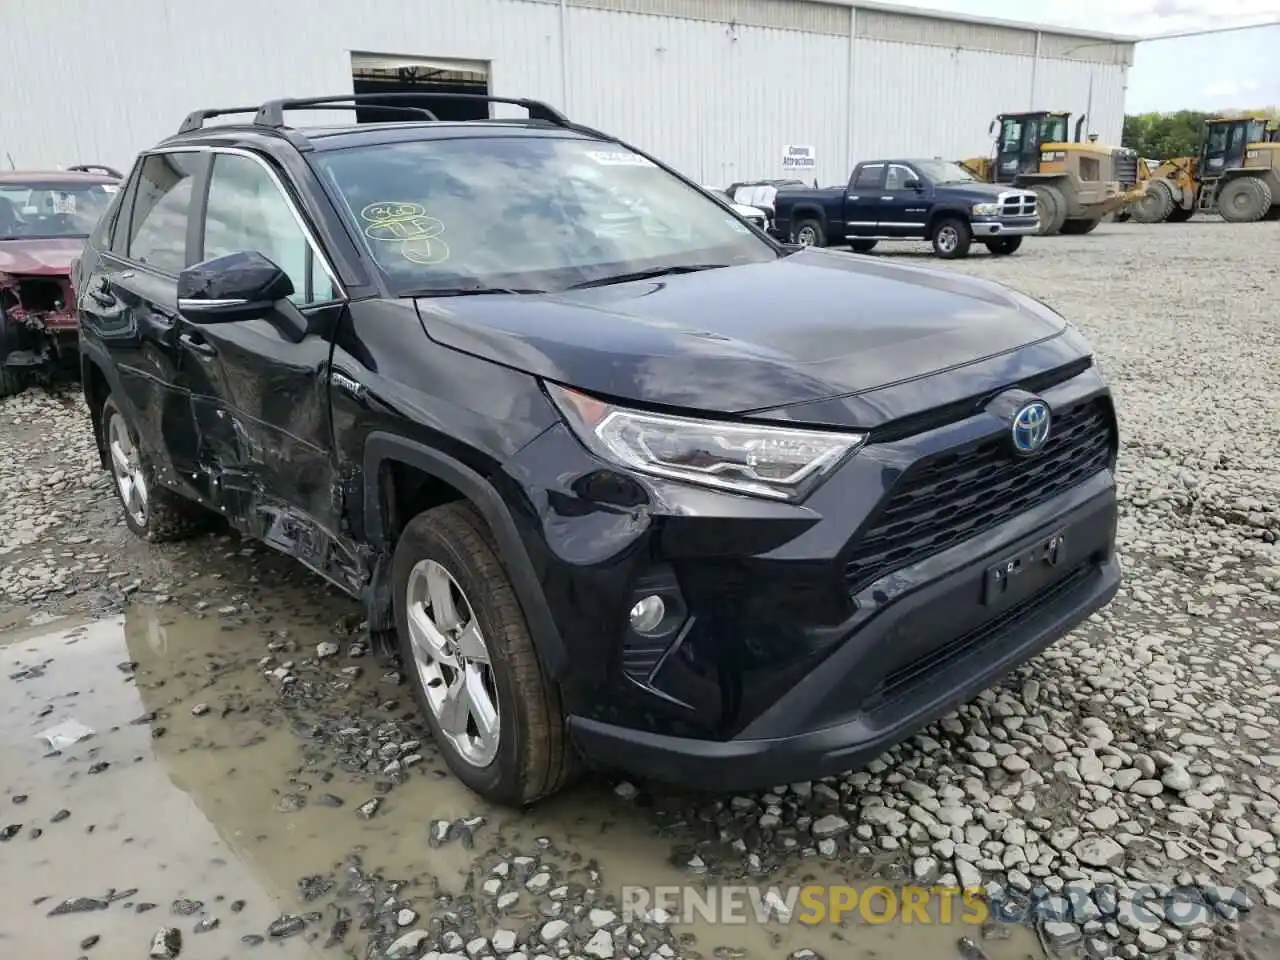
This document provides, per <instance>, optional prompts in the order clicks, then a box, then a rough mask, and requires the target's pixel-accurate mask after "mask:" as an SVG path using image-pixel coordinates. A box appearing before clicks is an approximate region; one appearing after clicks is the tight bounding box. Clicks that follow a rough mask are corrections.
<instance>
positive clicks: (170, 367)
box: [78, 150, 207, 494]
mask: <svg viewBox="0 0 1280 960" xmlns="http://www.w3.org/2000/svg"><path fill="white" fill-rule="evenodd" d="M205 163H207V157H206V156H205V155H204V154H202V153H200V152H199V151H194V150H185V151H172V152H167V153H155V154H147V155H144V156H143V158H142V159H141V160H140V161H139V163H138V165H137V166H136V168H135V172H134V174H133V176H132V178H131V180H130V182H129V185H128V188H127V193H126V195H125V196H124V197H123V198H122V199H121V205H120V210H119V213H118V218H117V221H116V227H115V231H114V233H113V235H112V238H111V244H110V249H109V250H104V251H103V253H102V255H101V256H100V257H97V258H96V259H95V260H94V262H93V263H92V264H90V265H89V272H88V273H87V275H85V276H82V277H81V278H80V280H81V292H80V294H79V299H78V306H79V310H80V322H81V323H82V324H83V325H84V327H85V329H86V332H87V333H88V334H89V336H91V337H92V338H94V339H96V340H97V341H98V342H99V343H100V344H101V345H102V347H103V348H104V349H105V350H106V352H107V353H108V355H109V357H110V360H111V365H112V367H113V369H114V370H115V371H116V372H117V373H118V374H119V389H120V392H121V394H122V396H120V397H118V398H117V401H118V402H119V404H120V406H121V408H122V410H123V411H124V413H125V415H126V416H127V417H128V418H130V420H131V421H132V423H133V425H134V428H135V429H136V430H137V432H138V440H139V443H140V444H141V446H142V452H143V455H144V456H145V457H146V458H147V460H148V462H149V463H150V465H151V466H152V468H153V469H154V470H155V472H156V475H157V479H158V480H159V481H160V482H163V483H166V484H167V485H170V486H174V487H177V488H179V489H185V490H187V491H188V492H189V493H190V492H195V493H197V494H201V493H202V491H201V489H200V486H199V483H198V478H196V477H193V476H192V474H193V473H194V472H195V464H196V459H197V456H196V444H195V430H194V425H193V419H192V411H191V403H190V394H189V392H188V391H189V383H188V377H187V374H188V370H186V369H185V368H184V366H183V359H184V358H183V355H182V351H181V349H180V348H179V345H178V335H179V329H178V314H177V299H178V287H177V277H178V273H179V272H180V271H181V270H182V269H183V267H185V266H186V265H187V264H188V263H189V262H190V251H191V239H192V236H191V235H192V232H193V231H192V220H191V209H192V199H193V196H194V193H195V185H196V183H197V181H198V179H199V177H200V174H201V172H202V170H203V168H204V165H205Z"/></svg>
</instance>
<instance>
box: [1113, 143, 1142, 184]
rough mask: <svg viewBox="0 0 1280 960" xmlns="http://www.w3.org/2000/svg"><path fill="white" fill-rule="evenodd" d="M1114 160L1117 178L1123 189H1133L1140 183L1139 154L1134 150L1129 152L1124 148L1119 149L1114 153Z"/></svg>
mask: <svg viewBox="0 0 1280 960" xmlns="http://www.w3.org/2000/svg"><path fill="white" fill-rule="evenodd" d="M1111 156H1112V160H1113V162H1114V165H1115V171H1116V172H1115V178H1116V180H1117V181H1119V183H1120V186H1122V187H1132V186H1133V185H1134V184H1135V183H1137V182H1138V154H1137V152H1136V151H1134V150H1128V149H1125V148H1124V147H1120V148H1117V149H1116V150H1115V151H1114V152H1113V153H1112V155H1111Z"/></svg>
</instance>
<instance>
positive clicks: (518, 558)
mask: <svg viewBox="0 0 1280 960" xmlns="http://www.w3.org/2000/svg"><path fill="white" fill-rule="evenodd" d="M363 468H364V504H363V513H364V527H365V534H366V537H367V538H368V540H369V543H370V546H372V547H373V548H374V551H375V554H376V557H377V561H376V563H375V566H374V571H373V576H372V577H371V579H370V582H369V586H368V588H367V590H366V596H365V603H366V607H367V608H368V614H369V624H370V628H371V629H379V628H386V627H389V626H390V625H391V624H392V623H394V619H393V607H392V597H391V582H390V571H391V555H392V553H393V551H394V550H395V545H396V540H397V539H398V537H399V532H400V530H401V529H403V525H404V523H407V522H408V521H409V520H410V519H412V517H399V516H397V509H400V510H404V509H406V508H407V509H414V510H416V512H421V510H423V509H429V508H430V507H432V506H438V505H439V504H442V503H449V502H452V501H455V500H466V501H467V502H468V503H469V504H471V506H472V507H474V508H475V510H476V511H477V512H478V513H479V514H480V516H481V517H482V518H483V519H484V521H485V523H486V524H487V525H488V527H489V532H490V533H491V535H492V536H493V539H494V542H495V543H496V545H497V548H498V560H499V562H500V563H501V564H502V566H503V568H504V569H505V570H506V572H507V574H508V576H510V577H511V586H512V588H513V589H514V591H515V594H516V599H517V600H518V601H519V603H520V608H521V610H522V611H523V612H524V615H525V619H526V620H527V621H528V625H529V635H530V637H531V638H532V640H533V645H534V649H535V650H536V651H537V654H538V659H539V660H540V661H541V662H542V667H543V669H544V670H545V671H546V673H547V675H548V677H550V678H551V679H552V680H560V679H562V678H563V677H564V676H565V674H566V672H567V666H568V655H567V653H566V651H565V646H564V640H563V638H562V637H561V636H560V631H559V628H558V627H557V626H556V623H555V619H554V617H552V615H551V608H550V607H549V606H548V605H547V602H546V599H545V598H544V597H543V595H542V587H541V584H540V581H539V579H538V576H537V574H536V573H535V571H534V567H533V563H532V561H531V560H530V558H529V552H528V551H527V550H526V549H525V546H524V541H523V540H522V539H521V538H520V533H519V531H518V530H517V528H516V524H515V520H514V518H513V517H512V514H511V511H510V509H509V508H508V507H507V505H506V503H505V502H504V501H503V499H502V497H501V496H500V495H499V494H498V492H497V490H495V489H494V487H493V485H492V484H491V483H490V482H489V481H488V480H487V479H486V478H485V477H484V476H483V475H481V474H480V473H479V472H477V471H476V470H474V469H473V468H471V467H469V466H467V465H466V464H465V463H463V462H461V461H460V460H458V459H456V458H455V457H452V456H450V455H449V454H446V453H442V452H441V451H439V450H436V449H433V448H432V447H428V446H426V445H425V444H422V443H419V442H417V441H415V440H410V439H407V438H405V437H401V436H396V435H394V434H390V433H385V432H381V431H377V432H374V433H372V434H370V435H369V437H368V438H367V439H366V441H365V447H364V461H363ZM406 477H408V478H409V480H408V481H407V482H408V483H409V484H410V488H405V487H404V486H403V485H404V484H405V482H406V479H405V478H406ZM423 481H425V483H424V482H423ZM397 483H400V484H401V488H400V489H397V486H396V485H397ZM415 515H416V513H415Z"/></svg>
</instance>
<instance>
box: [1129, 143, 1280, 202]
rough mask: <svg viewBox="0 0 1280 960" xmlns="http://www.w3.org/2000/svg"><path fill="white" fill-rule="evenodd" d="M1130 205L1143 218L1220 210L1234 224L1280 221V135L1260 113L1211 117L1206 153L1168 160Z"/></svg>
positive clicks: (1154, 172)
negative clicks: (1270, 127)
mask: <svg viewBox="0 0 1280 960" xmlns="http://www.w3.org/2000/svg"><path fill="white" fill-rule="evenodd" d="M1145 187H1146V189H1145V191H1144V192H1143V195H1142V197H1140V198H1139V199H1138V200H1137V201H1135V202H1134V203H1133V204H1132V205H1131V206H1130V207H1129V213H1130V214H1131V216H1132V217H1133V219H1134V220H1136V221H1137V222H1138V223H1182V222H1184V221H1187V220H1190V219H1191V218H1192V217H1193V216H1194V215H1195V214H1197V213H1216V214H1218V215H1219V216H1220V217H1222V219H1223V220H1226V221H1227V222H1229V223H1253V222H1255V221H1258V220H1280V135H1278V132H1277V131H1275V130H1269V129H1268V128H1267V121H1266V120H1264V119H1261V118H1258V117H1217V118H1214V119H1211V120H1206V121H1205V125H1204V132H1203V135H1202V136H1201V139H1200V153H1199V154H1198V155H1196V156H1194V157H1174V158H1172V159H1170V160H1165V161H1164V162H1163V163H1162V164H1160V166H1159V167H1157V168H1156V169H1155V170H1154V171H1152V172H1151V175H1150V178H1149V179H1148V180H1147V181H1146V184H1145Z"/></svg>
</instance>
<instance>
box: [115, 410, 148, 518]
mask: <svg viewBox="0 0 1280 960" xmlns="http://www.w3.org/2000/svg"><path fill="white" fill-rule="evenodd" d="M107 448H108V451H109V452H110V454H111V476H112V478H113V479H114V480H115V482H116V489H118V490H119V491H120V500H121V502H122V503H123V504H124V509H125V512H126V513H128V514H129V519H131V520H132V521H133V522H134V523H135V524H137V525H138V526H139V527H145V526H146V525H147V500H148V492H147V478H146V475H145V474H144V472H143V470H142V458H141V457H140V456H139V455H138V448H137V445H136V444H135V443H134V442H133V435H132V434H131V433H130V432H129V425H128V424H127V423H125V421H124V417H123V416H122V415H121V414H120V413H118V412H116V413H112V415H111V419H110V420H109V421H107Z"/></svg>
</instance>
